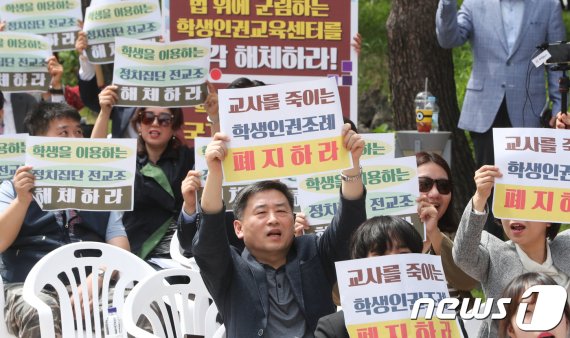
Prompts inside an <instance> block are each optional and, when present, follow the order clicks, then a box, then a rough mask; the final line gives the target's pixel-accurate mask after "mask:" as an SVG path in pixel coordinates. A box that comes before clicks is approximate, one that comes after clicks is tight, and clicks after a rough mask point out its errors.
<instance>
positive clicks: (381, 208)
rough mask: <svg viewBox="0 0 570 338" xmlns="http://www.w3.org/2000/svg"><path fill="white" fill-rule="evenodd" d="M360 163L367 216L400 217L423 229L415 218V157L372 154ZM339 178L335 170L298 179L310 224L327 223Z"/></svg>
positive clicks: (332, 215)
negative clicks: (374, 155) (373, 155)
mask: <svg viewBox="0 0 570 338" xmlns="http://www.w3.org/2000/svg"><path fill="white" fill-rule="evenodd" d="M364 163H365V164H363V165H362V183H363V184H364V185H365V186H366V190H367V194H366V215H367V217H368V218H370V217H374V216H380V215H392V216H403V217H405V218H406V219H407V220H408V221H409V222H411V223H414V225H415V226H416V227H417V228H418V229H417V230H418V232H419V233H420V234H423V233H424V229H423V228H422V226H421V225H420V223H419V222H418V221H417V220H416V221H415V222H413V220H412V219H411V217H412V216H414V218H417V203H416V199H417V198H418V197H419V184H418V174H417V166H416V157H415V156H409V157H400V158H388V157H374V158H368V159H367V160H366V161H365V162H364ZM340 185H341V177H340V173H339V172H338V171H333V172H328V173H322V174H312V175H307V176H302V177H300V178H299V204H300V205H301V211H303V212H304V213H305V214H306V216H307V218H308V220H309V224H311V226H313V225H319V224H329V223H330V221H331V220H332V218H333V217H334V215H335V213H336V211H337V209H338V206H339V205H338V204H339V201H338V194H339V189H340Z"/></svg>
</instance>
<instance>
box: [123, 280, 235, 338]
mask: <svg viewBox="0 0 570 338" xmlns="http://www.w3.org/2000/svg"><path fill="white" fill-rule="evenodd" d="M168 277H179V278H178V279H179V280H182V281H180V282H173V281H172V280H171V281H170V282H169V281H167V280H166V278H168ZM217 314H218V309H217V308H216V305H215V304H214V301H213V300H212V297H210V294H209V293H208V290H207V289H206V286H205V285H204V282H203V281H202V277H201V276H200V273H199V272H197V271H194V270H190V269H167V270H161V271H157V272H156V273H155V274H154V275H152V276H148V277H146V278H145V279H143V280H141V281H140V283H139V284H137V286H135V287H134V288H133V290H132V291H131V292H130V293H129V296H128V297H127V300H126V301H125V307H124V309H123V325H124V327H125V330H126V331H127V332H128V333H129V334H131V335H133V336H135V337H137V338H154V337H169V338H174V337H178V338H182V337H184V336H185V335H186V334H191V335H200V336H204V337H206V338H212V337H216V338H224V337H225V328H224V326H223V325H222V324H220V323H217V322H216V317H217ZM141 316H143V317H146V318H147V319H148V321H149V322H150V324H151V326H152V333H150V332H147V331H145V330H143V329H141V328H139V327H138V326H137V324H136V323H137V321H138V320H139V319H140V318H141ZM173 325H174V327H173ZM165 328H166V332H165Z"/></svg>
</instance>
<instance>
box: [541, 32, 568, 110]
mask: <svg viewBox="0 0 570 338" xmlns="http://www.w3.org/2000/svg"><path fill="white" fill-rule="evenodd" d="M541 48H542V49H546V50H547V51H548V53H549V54H550V58H548V59H547V60H546V61H545V62H544V64H545V65H549V66H550V69H551V70H553V71H561V72H562V76H561V77H560V79H559V80H558V91H559V92H560V94H561V113H562V114H566V113H567V112H568V91H569V88H570V79H569V78H568V76H566V71H567V70H570V43H568V42H566V41H560V42H555V43H550V44H548V45H547V46H546V48H544V47H543V46H541Z"/></svg>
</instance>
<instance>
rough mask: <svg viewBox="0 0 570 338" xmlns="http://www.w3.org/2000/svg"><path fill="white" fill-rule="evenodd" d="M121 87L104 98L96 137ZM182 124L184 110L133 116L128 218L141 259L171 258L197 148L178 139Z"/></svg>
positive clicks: (139, 111)
mask: <svg viewBox="0 0 570 338" xmlns="http://www.w3.org/2000/svg"><path fill="white" fill-rule="evenodd" d="M115 90H116V86H108V87H106V88H105V89H104V90H103V91H102V92H101V94H99V104H100V106H101V112H100V113H99V116H98V117H97V121H96V122H95V126H94V127H93V133H92V136H91V137H92V138H104V137H106V135H107V125H108V122H109V118H110V114H111V110H112V108H113V106H114V104H115V103H116V100H117V93H116V92H115ZM182 123H183V117H182V111H181V110H180V108H161V107H140V108H137V109H136V110H135V112H134V114H133V117H132V118H131V125H132V127H133V128H134V129H135V130H137V131H138V134H139V136H138V154H137V170H136V176H135V184H134V192H135V200H134V208H133V210H132V211H127V212H125V214H124V215H123V222H124V223H125V229H126V230H127V235H128V237H129V241H130V242H131V247H132V251H133V253H135V254H137V255H138V256H140V257H141V258H147V257H163V256H164V257H167V258H170V255H169V247H170V239H171V238H172V235H173V234H174V232H175V230H176V220H177V218H178V214H179V213H180V210H181V207H182V202H183V196H182V192H181V191H180V185H181V183H182V181H183V180H184V179H185V177H186V175H187V173H188V171H189V170H191V169H192V168H193V166H194V150H193V149H191V148H188V147H186V146H185V145H183V144H182V142H181V141H180V140H179V139H178V137H177V136H176V133H177V132H178V131H179V130H180V128H181V127H182Z"/></svg>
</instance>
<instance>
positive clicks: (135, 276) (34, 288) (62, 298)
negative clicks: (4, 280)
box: [23, 242, 154, 338]
mask: <svg viewBox="0 0 570 338" xmlns="http://www.w3.org/2000/svg"><path fill="white" fill-rule="evenodd" d="M85 250H89V251H85ZM99 268H102V269H104V270H105V274H104V275H103V281H102V283H101V285H102V287H101V289H100V290H99V288H98V281H99V278H93V281H94V283H93V287H92V292H93V304H92V306H90V305H89V299H88V297H89V296H88V294H87V292H83V296H82V299H83V308H81V307H80V298H79V294H78V286H79V285H82V284H83V285H84V283H85V281H86V280H87V276H88V271H86V269H91V271H93V272H94V273H95V274H96V273H97V271H98V270H99ZM115 271H116V273H115V275H114V276H113V280H114V283H115V285H114V292H112V302H110V303H111V304H109V301H110V300H111V299H110V297H109V296H110V294H109V290H110V288H111V285H110V284H111V276H112V274H113V273H114V272H115ZM153 273H154V269H153V268H152V267H151V266H150V265H148V264H147V263H146V262H145V261H143V260H142V259H140V258H139V257H137V256H135V255H133V254H132V253H130V252H128V251H126V250H123V249H121V248H119V247H116V246H113V245H109V244H105V243H99V242H79V243H72V244H66V245H64V246H62V247H60V248H58V249H56V250H54V251H52V252H50V253H49V254H47V255H45V256H44V257H43V258H42V259H40V260H39V261H38V262H37V263H36V265H34V267H33V268H32V270H30V273H29V274H28V277H27V278H26V281H25V282H24V289H23V293H24V295H23V296H24V300H25V301H26V302H28V303H29V304H30V305H31V306H33V307H34V308H36V309H37V310H38V315H39V320H40V327H41V335H42V338H52V337H55V332H54V322H53V316H52V312H51V309H50V307H49V306H48V305H47V304H45V303H43V302H42V301H41V300H40V298H38V297H37V295H38V294H39V293H40V292H41V290H42V289H43V288H44V287H45V286H47V285H50V286H51V287H52V288H53V289H54V290H55V291H56V292H57V294H58V298H59V305H60V308H59V310H60V314H61V329H62V335H63V337H89V338H90V337H93V336H95V337H97V338H100V337H103V332H102V331H103V330H102V325H101V318H100V315H99V309H101V311H102V314H103V322H104V321H105V319H106V318H107V314H108V307H110V306H112V307H116V308H117V313H118V314H119V316H120V315H121V313H122V309H123V304H124V299H125V289H128V288H131V287H132V286H133V283H134V282H135V281H139V280H141V279H143V278H144V277H146V276H148V275H151V274H153ZM74 276H77V277H78V278H79V282H77V283H76V280H75V277H74ZM61 277H63V281H62V278H61ZM65 280H67V281H69V282H68V283H66V281H65ZM66 285H69V288H70V290H71V295H70V294H69V292H68V288H67V287H66ZM100 295H101V296H100ZM71 299H73V301H74V305H73V309H72V306H71ZM81 312H83V314H84V316H85V320H84V321H82V320H81V317H80V316H79V318H78V320H76V318H75V316H74V313H77V314H80V313H81ZM93 313H95V314H97V315H95V316H94V315H93ZM92 321H93V323H94V324H93V325H92V324H91V322H92ZM76 327H77V331H76ZM123 335H124V337H127V335H126V332H123Z"/></svg>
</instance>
